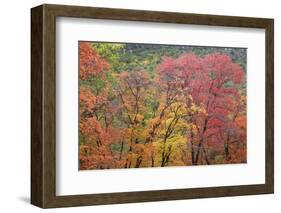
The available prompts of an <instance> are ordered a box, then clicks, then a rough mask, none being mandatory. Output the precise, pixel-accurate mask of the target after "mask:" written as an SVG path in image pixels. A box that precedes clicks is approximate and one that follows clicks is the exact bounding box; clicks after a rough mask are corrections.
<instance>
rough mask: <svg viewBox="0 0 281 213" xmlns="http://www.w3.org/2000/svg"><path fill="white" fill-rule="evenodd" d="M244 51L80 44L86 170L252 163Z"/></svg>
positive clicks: (82, 159)
mask: <svg viewBox="0 0 281 213" xmlns="http://www.w3.org/2000/svg"><path fill="white" fill-rule="evenodd" d="M245 51H246V50H239V49H236V50H235V49H234V48H208V47H198V48H197V47H184V46H172V45H171V46H167V45H166V46H163V45H162V46H161V45H145V44H118V43H98V42H79V73H80V74H79V75H80V80H79V87H80V90H79V99H80V100H79V103H80V104H79V105H80V106H79V113H80V115H79V116H80V119H79V122H80V123H79V127H80V128H79V131H80V133H79V152H80V153H79V158H80V159H79V168H80V169H81V170H87V169H114V168H140V167H142V168H143V167H167V166H192V165H211V164H232V163H246V162H247V158H246V157H247V154H246V150H247V146H246V138H247V135H246V133H247V129H246V127H247V125H246V102H247V101H246V98H247V97H246V70H245V69H246V68H245V67H246V66H245V60H246V56H245V54H244V53H245ZM241 52H242V53H243V54H241Z"/></svg>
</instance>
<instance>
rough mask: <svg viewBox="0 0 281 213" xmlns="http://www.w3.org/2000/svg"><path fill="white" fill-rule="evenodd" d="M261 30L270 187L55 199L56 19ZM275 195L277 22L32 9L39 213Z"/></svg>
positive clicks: (34, 181)
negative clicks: (263, 35) (42, 210)
mask: <svg viewBox="0 0 281 213" xmlns="http://www.w3.org/2000/svg"><path fill="white" fill-rule="evenodd" d="M60 16H63V17H76V18H97V19H111V20H127V21H148V22H163V23H178V24H196V25H212V26H232V27H249V28H263V29H265V31H266V138H265V140H266V150H265V152H266V168H265V170H266V183H265V184H259V185H243V186H226V187H225V186H222V187H208V188H195V189H172V190H159V191H142V192H122V193H106V194H90V195H69V196H56V169H55V168H56V163H55V162H56V160H55V158H56V152H55V146H56V140H55V135H56V129H55V128H56V125H55V124H56V122H55V113H56V110H55V108H56V98H55V97H56V95H55V91H56V83H55V82H56V78H55V64H56V62H55V35H56V29H55V26H56V17H60ZM273 192H274V20H273V19H264V18H249V17H234V16H217V15H203V14H202V15H199V14H186V13H170V12H156V11H139V10H126V9H111V8H93V7H78V6H65V5H46V4H45V5H41V6H38V7H35V8H32V9H31V203H32V204H33V205H36V206H38V207H41V208H53V207H67V206H83V205H99V204H114V203H132V202H148V201H163V200H178V199H191V198H207V197H220V196H237V195H253V194H268V193H273Z"/></svg>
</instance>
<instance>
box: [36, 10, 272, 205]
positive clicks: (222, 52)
mask: <svg viewBox="0 0 281 213" xmlns="http://www.w3.org/2000/svg"><path fill="white" fill-rule="evenodd" d="M31 27H32V29H31V45H32V46H31V78H32V79H31V84H32V85H31V87H32V89H31V96H32V98H31V112H32V113H31V114H32V117H31V121H32V122H31V123H32V126H31V140H32V141H31V203H32V204H34V205H36V206H39V207H42V208H52V207H66V206H80V205H81V206H82V205H97V204H114V203H130V202H146V201H161V200H177V199H189V198H206V197H218V196H237V195H252V194H266V193H273V191H274V147H273V145H274V138H273V136H274V134H273V133H274V71H273V70H274V43H273V41H274V32H273V29H274V22H273V19H265V18H249V17H233V16H215V15H199V14H186V13H170V12H156V11H138V10H125V9H110V8H92V7H78V6H65V5H41V6H38V7H35V8H32V9H31Z"/></svg>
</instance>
